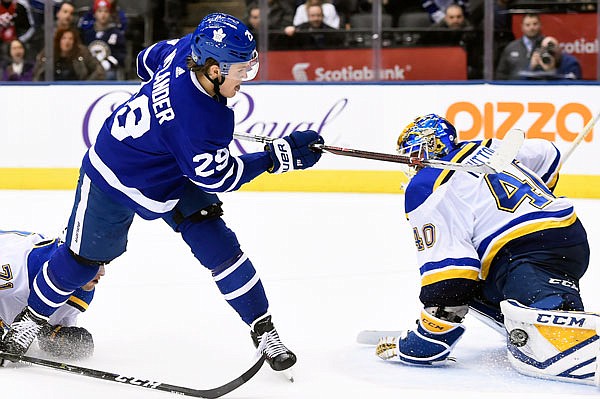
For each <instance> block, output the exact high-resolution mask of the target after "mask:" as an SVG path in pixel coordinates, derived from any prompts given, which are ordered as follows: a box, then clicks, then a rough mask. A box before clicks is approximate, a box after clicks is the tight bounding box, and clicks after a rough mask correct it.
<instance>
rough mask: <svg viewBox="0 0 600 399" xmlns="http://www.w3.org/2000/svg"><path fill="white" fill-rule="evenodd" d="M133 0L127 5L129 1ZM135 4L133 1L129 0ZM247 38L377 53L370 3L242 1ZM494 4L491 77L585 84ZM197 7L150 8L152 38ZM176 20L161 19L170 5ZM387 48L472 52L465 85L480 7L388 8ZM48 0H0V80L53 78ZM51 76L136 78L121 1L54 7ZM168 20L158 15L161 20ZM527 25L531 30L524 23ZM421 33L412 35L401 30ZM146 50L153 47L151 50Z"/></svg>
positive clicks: (476, 52)
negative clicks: (47, 30)
mask: <svg viewBox="0 0 600 399" xmlns="http://www.w3.org/2000/svg"><path fill="white" fill-rule="evenodd" d="M126 1H128V0H122V2H123V3H125V2H126ZM129 1H135V0H129ZM241 1H242V3H243V6H244V7H245V11H244V14H245V15H241V16H239V17H244V21H245V22H246V23H247V25H248V27H249V28H250V30H251V31H252V32H253V34H254V35H255V36H256V38H257V41H258V42H259V44H260V41H261V37H260V35H261V32H265V31H264V30H262V31H261V29H260V26H261V20H262V21H265V22H266V23H267V25H268V27H267V29H268V32H269V38H268V39H269V42H268V43H269V46H268V48H269V50H283V49H286V50H289V49H292V50H305V49H321V50H334V49H338V48H358V47H368V46H370V45H371V42H370V40H371V38H372V35H371V32H370V30H371V27H372V13H371V12H372V9H373V3H372V0H329V1H325V0H267V4H268V10H269V11H268V16H267V18H261V15H260V13H261V8H260V2H259V1H258V0H241ZM514 1H515V0H495V1H494V49H493V53H494V66H495V76H494V78H495V79H498V80H503V79H581V78H582V76H581V75H582V74H581V67H580V65H579V62H578V61H577V59H575V58H574V57H573V56H571V55H569V54H565V53H563V52H561V50H560V43H559V42H558V40H557V39H556V38H553V37H550V38H548V40H547V42H544V40H546V39H547V38H546V37H545V36H544V35H543V33H542V26H541V22H540V19H539V16H538V15H536V14H527V15H526V16H525V17H524V19H523V26H521V31H522V36H521V37H516V38H515V36H514V34H513V27H512V15H511V13H510V7H511V3H512V2H514ZM198 2H199V0H190V1H183V0H165V1H153V2H151V3H152V6H153V8H154V10H155V12H154V16H155V18H154V19H155V21H154V27H155V29H154V32H153V37H152V39H153V40H162V39H169V38H174V37H177V36H179V35H182V34H185V33H188V32H185V31H184V30H183V29H182V26H181V17H182V16H183V15H184V13H185V7H186V5H187V4H189V3H198ZM166 6H168V7H169V8H170V12H169V13H168V16H165V9H164V7H166ZM381 8H382V10H381V11H382V26H383V27H384V28H385V32H386V34H385V35H384V36H383V41H382V45H383V47H402V46H407V45H412V46H415V45H418V46H431V45H455V46H461V47H463V48H464V49H465V51H466V53H467V65H468V73H467V77H468V79H481V78H482V77H483V21H484V10H483V8H484V1H483V0H382V2H381ZM43 11H44V1H43V0H42V1H34V0H0V46H1V48H0V67H1V68H2V70H1V71H2V74H1V76H0V78H1V80H3V81H32V80H33V81H42V80H45V79H46V78H47V72H46V70H47V67H46V63H47V60H48V57H47V56H46V54H45V37H44V14H43ZM53 11H54V13H55V14H54V27H53V50H54V52H53V65H52V67H51V70H52V74H53V76H52V78H51V80H55V81H64V80H124V79H135V78H136V76H135V70H134V65H133V62H132V60H134V59H135V55H136V53H137V51H139V50H141V49H142V48H143V45H142V43H140V42H141V40H140V39H139V37H140V35H138V36H134V35H135V31H136V30H139V29H143V28H144V27H143V26H142V27H139V26H137V27H134V29H130V27H129V21H128V16H127V15H126V13H125V12H124V11H123V9H122V8H121V7H120V5H119V3H118V0H89V1H88V2H87V4H85V3H84V5H83V6H81V1H79V2H78V3H77V4H75V3H72V2H71V1H60V0H53ZM161 14H162V15H161ZM526 21H527V22H526ZM407 27H410V28H415V31H416V32H417V33H415V34H412V35H411V34H408V33H406V32H404V31H405V30H406V29H403V28H407ZM147 44H150V43H147Z"/></svg>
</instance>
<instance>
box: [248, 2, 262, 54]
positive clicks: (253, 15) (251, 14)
mask: <svg viewBox="0 0 600 399" xmlns="http://www.w3.org/2000/svg"><path fill="white" fill-rule="evenodd" d="M244 23H245V24H246V26H247V27H248V30H249V31H250V32H251V33H252V34H253V35H254V40H256V43H257V47H258V42H259V40H258V37H259V35H260V7H259V6H258V3H256V2H251V3H250V4H248V7H247V8H246V20H245V21H244Z"/></svg>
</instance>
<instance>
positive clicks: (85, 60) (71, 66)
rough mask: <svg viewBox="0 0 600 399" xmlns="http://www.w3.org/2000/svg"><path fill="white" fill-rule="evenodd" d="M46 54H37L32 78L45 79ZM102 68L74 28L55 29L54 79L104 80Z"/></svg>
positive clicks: (42, 52)
mask: <svg viewBox="0 0 600 399" xmlns="http://www.w3.org/2000/svg"><path fill="white" fill-rule="evenodd" d="M46 60H47V58H46V55H45V52H44V50H42V51H41V52H40V54H38V56H37V60H36V64H35V69H34V75H33V76H34V80H45V79H44V78H45V75H44V72H45V68H46ZM104 76H105V75H104V68H102V65H100V62H99V61H98V60H97V59H96V57H94V56H93V55H92V54H90V52H89V51H88V49H87V47H86V46H84V45H83V44H81V40H80V39H79V32H77V30H76V29H75V28H67V29H57V30H56V33H55V34H54V80H56V81H61V80H104Z"/></svg>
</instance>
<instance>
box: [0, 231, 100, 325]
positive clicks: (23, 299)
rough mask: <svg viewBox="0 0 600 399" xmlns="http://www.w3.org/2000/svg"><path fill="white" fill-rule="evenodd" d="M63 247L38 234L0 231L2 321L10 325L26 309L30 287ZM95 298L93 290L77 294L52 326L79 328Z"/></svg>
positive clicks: (59, 312)
mask: <svg viewBox="0 0 600 399" xmlns="http://www.w3.org/2000/svg"><path fill="white" fill-rule="evenodd" d="M58 245H60V243H59V242H58V240H56V239H53V240H48V239H45V238H44V237H43V236H42V235H40V234H36V233H28V232H20V231H2V230H0V318H1V319H2V320H3V321H4V322H6V323H8V324H10V323H12V322H13V320H14V318H15V316H17V314H19V313H20V312H21V310H23V308H25V306H27V299H28V297H29V287H31V286H32V280H33V279H34V278H35V276H36V274H37V273H38V271H39V270H40V269H41V268H42V267H44V264H45V263H46V262H47V260H48V258H49V257H50V255H51V254H52V253H53V252H54V251H55V250H56V248H57V247H58ZM93 296H94V290H92V291H83V290H82V289H78V290H76V291H75V292H74V293H73V294H72V295H71V297H70V298H69V299H68V301H67V302H66V303H65V304H64V305H62V306H61V307H60V308H58V310H57V311H56V312H55V313H54V314H53V315H52V316H51V317H50V320H49V322H50V324H52V325H57V324H59V325H62V326H67V327H68V326H74V325H76V321H77V316H78V315H79V314H80V313H81V312H84V311H85V310H86V309H87V307H88V305H89V303H90V302H91V300H92V298H93Z"/></svg>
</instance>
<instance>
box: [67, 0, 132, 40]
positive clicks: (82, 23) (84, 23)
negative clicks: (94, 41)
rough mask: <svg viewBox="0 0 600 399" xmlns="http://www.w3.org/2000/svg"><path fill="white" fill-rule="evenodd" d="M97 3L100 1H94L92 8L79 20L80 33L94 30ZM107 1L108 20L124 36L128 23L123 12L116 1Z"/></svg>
mask: <svg viewBox="0 0 600 399" xmlns="http://www.w3.org/2000/svg"><path fill="white" fill-rule="evenodd" d="M99 1H100V0H95V1H94V3H93V5H92V8H91V9H90V10H89V11H88V12H86V13H85V14H84V15H83V16H82V17H81V18H80V19H79V22H78V24H77V26H78V28H79V30H80V31H82V32H84V31H86V30H88V29H93V28H94V22H96V21H95V17H94V10H95V9H96V7H97V6H96V4H97V3H98V2H99ZM107 1H108V3H109V4H110V18H111V21H112V23H114V24H115V26H116V27H117V28H118V29H119V30H121V31H122V32H123V34H125V33H126V32H127V23H128V21H127V16H126V15H125V12H124V11H123V10H122V9H121V8H120V7H119V4H118V0H107ZM129 1H137V0H129Z"/></svg>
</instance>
